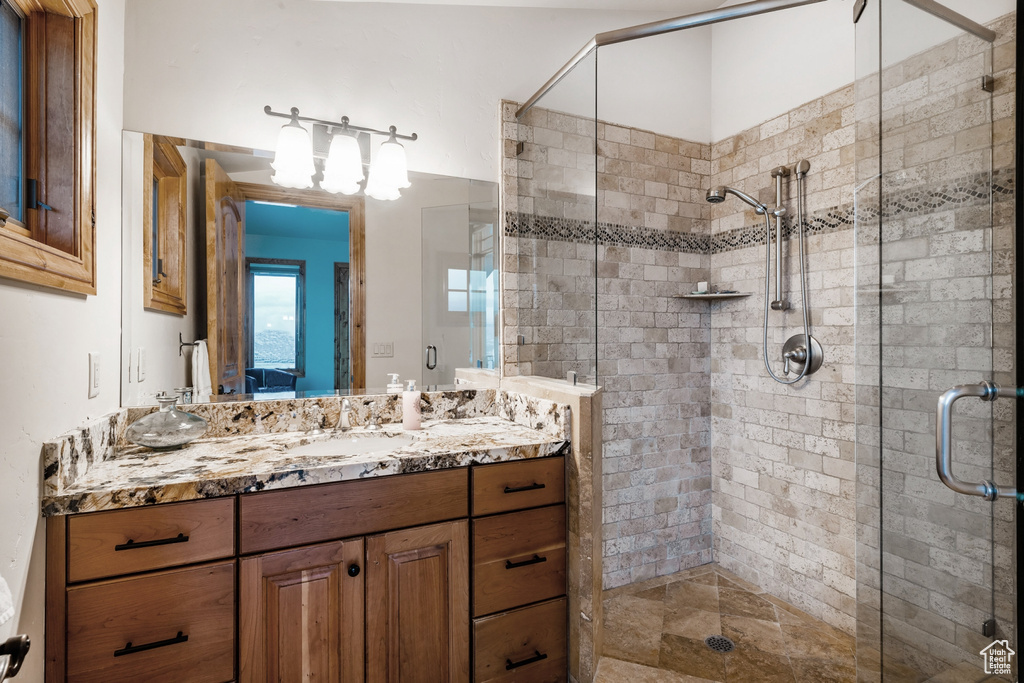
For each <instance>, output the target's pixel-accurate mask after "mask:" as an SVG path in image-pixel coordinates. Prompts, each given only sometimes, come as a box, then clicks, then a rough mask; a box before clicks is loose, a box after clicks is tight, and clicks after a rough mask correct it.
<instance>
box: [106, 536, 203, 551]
mask: <svg viewBox="0 0 1024 683" xmlns="http://www.w3.org/2000/svg"><path fill="white" fill-rule="evenodd" d="M172 543H188V536H186V535H185V534H178V535H177V536H175V537H174V538H158V539H157V540H155V541H139V542H138V543H136V542H135V541H133V540H132V539H130V538H129V539H128V542H127V543H118V544H117V545H115V546H114V550H132V549H134V548H152V547H153V546H156V545H170V544H172Z"/></svg>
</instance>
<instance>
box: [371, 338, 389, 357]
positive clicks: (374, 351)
mask: <svg viewBox="0 0 1024 683" xmlns="http://www.w3.org/2000/svg"><path fill="white" fill-rule="evenodd" d="M370 351H371V357H372V358H394V357H395V342H374V343H373V345H372V346H371V347H370Z"/></svg>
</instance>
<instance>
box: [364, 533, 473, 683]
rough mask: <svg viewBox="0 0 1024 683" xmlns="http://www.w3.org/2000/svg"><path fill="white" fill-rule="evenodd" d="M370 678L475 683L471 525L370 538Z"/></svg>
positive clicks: (380, 682)
mask: <svg viewBox="0 0 1024 683" xmlns="http://www.w3.org/2000/svg"><path fill="white" fill-rule="evenodd" d="M366 646H367V652H366V680H367V681H368V682H369V683H384V682H387V683H456V682H458V683H466V682H468V681H469V527H468V524H467V522H466V521H465V520H461V521H457V522H446V523H444V524H432V525H430V526H422V527H416V528H413V529H405V530H403V531H392V532H390V533H386V534H380V535H378V536H371V537H369V538H367V540H366Z"/></svg>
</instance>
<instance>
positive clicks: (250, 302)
mask: <svg viewBox="0 0 1024 683" xmlns="http://www.w3.org/2000/svg"><path fill="white" fill-rule="evenodd" d="M253 266H257V267H258V266H292V267H294V268H296V269H297V272H298V280H297V282H296V285H295V367H294V368H277V369H279V370H282V371H284V372H289V373H291V374H293V375H295V376H296V377H305V376H306V262H305V261H303V260H298V259H279V258H263V257H260V256H251V257H246V259H245V286H246V289H247V290H248V293H247V294H246V309H247V310H246V325H245V328H246V335H245V336H246V337H247V339H246V340H245V344H246V349H245V356H246V360H245V363H246V367H247V368H254V367H256V358H255V355H256V354H255V350H256V329H255V319H256V315H255V313H256V296H255V292H254V287H253V284H254V281H253V278H254V277H255V275H256V273H254V272H253ZM292 272H295V271H292Z"/></svg>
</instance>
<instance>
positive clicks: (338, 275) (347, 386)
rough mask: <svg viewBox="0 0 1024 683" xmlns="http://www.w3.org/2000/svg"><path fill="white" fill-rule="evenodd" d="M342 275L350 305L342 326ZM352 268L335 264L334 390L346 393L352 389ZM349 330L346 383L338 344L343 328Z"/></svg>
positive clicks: (346, 264) (344, 264)
mask: <svg viewBox="0 0 1024 683" xmlns="http://www.w3.org/2000/svg"><path fill="white" fill-rule="evenodd" d="M342 274H344V279H345V301H346V303H348V307H346V310H345V321H344V325H343V324H342V318H341V310H340V308H339V306H338V304H339V303H340V302H341V297H340V296H339V293H340V285H341V281H342ZM351 282H352V279H351V268H350V265H349V264H348V263H342V262H340V261H335V262H334V389H335V391H339V390H341V391H344V390H351V389H352V381H351V377H352V327H351V319H352V312H351V311H350V310H349V307H350V306H351V304H350V303H349V302H348V293H349V291H350V287H351ZM343 327H344V328H348V331H349V348H348V349H347V351H348V354H349V355H348V372H347V373H346V377H345V379H344V381H342V377H341V355H340V353H339V349H340V348H341V345H340V344H339V343H338V339H340V338H341V330H342V328H343Z"/></svg>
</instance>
